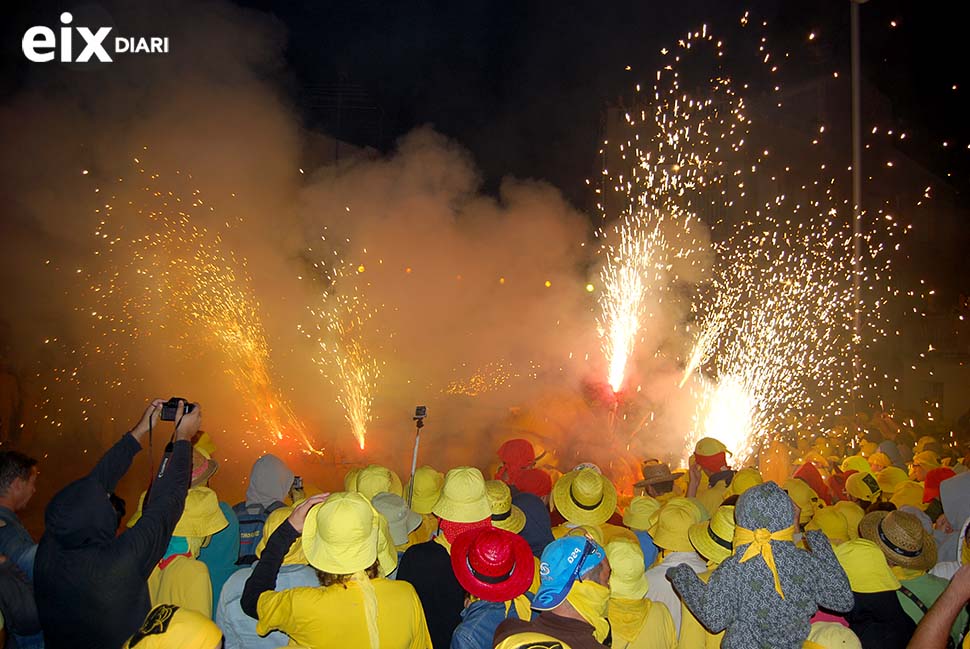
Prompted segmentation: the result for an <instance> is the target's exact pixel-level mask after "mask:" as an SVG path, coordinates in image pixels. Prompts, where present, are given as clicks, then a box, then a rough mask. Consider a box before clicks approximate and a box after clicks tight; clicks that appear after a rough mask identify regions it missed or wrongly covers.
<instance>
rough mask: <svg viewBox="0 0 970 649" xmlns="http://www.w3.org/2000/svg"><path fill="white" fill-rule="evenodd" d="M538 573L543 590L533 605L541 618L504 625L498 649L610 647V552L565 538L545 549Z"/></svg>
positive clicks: (580, 539) (573, 537)
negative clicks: (607, 556)
mask: <svg viewBox="0 0 970 649" xmlns="http://www.w3.org/2000/svg"><path fill="white" fill-rule="evenodd" d="M539 574H540V575H541V577H540V585H539V590H538V592H537V593H536V596H535V598H534V599H533V600H532V610H533V611H539V615H538V616H537V617H535V618H533V619H532V620H531V621H525V620H520V619H511V618H510V619H507V620H505V621H504V622H502V623H501V624H500V625H499V626H498V629H496V630H495V637H494V639H493V643H494V647H495V649H519V648H521V647H533V646H540V647H545V646H548V647H557V646H568V647H571V648H572V649H603V647H606V646H607V645H606V644H604V643H605V642H608V638H609V636H610V623H609V620H608V619H607V613H608V608H609V601H610V589H609V583H610V562H609V559H607V558H606V550H604V549H603V547H602V546H601V545H600V544H599V543H597V542H596V541H594V540H592V539H591V538H589V537H588V536H579V535H575V534H574V535H569V536H565V537H563V538H561V539H558V540H556V541H553V542H552V543H550V544H549V545H548V546H547V547H546V549H545V551H544V552H543V553H542V559H541V561H540V564H539ZM539 643H548V644H539Z"/></svg>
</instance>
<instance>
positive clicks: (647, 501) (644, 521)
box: [623, 496, 660, 530]
mask: <svg viewBox="0 0 970 649" xmlns="http://www.w3.org/2000/svg"><path fill="white" fill-rule="evenodd" d="M659 511H660V501H658V500H657V499H656V498H653V497H652V496H635V497H634V498H633V500H631V501H630V504H629V506H628V507H627V508H626V511H625V512H623V524H624V525H626V526H627V527H629V528H630V529H631V530H648V529H650V526H652V525H653V524H654V523H656V522H657V512H659Z"/></svg>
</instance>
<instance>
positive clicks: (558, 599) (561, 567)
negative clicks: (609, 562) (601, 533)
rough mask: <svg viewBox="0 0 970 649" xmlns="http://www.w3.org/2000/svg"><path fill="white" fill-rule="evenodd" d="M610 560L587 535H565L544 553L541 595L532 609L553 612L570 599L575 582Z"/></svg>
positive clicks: (540, 573)
mask: <svg viewBox="0 0 970 649" xmlns="http://www.w3.org/2000/svg"><path fill="white" fill-rule="evenodd" d="M605 558H606V551H605V550H603V548H602V546H600V544H599V543H597V542H596V541H593V540H592V539H589V538H588V537H585V536H564V537H563V538H561V539H559V540H557V541H553V542H552V543H550V544H549V545H547V546H546V549H545V550H543V551H542V559H540V561H539V576H540V582H539V592H537V593H536V596H535V598H534V599H533V600H532V608H534V609H535V610H537V611H550V610H552V609H554V608H556V607H557V606H559V605H560V604H562V601H563V600H564V599H566V595H567V594H569V589H570V588H572V586H573V582H575V581H576V580H577V579H579V577H580V575H583V574H585V573H586V572H587V571H589V570H590V569H592V568H595V567H596V566H598V565H599V564H600V562H601V561H603V559H605Z"/></svg>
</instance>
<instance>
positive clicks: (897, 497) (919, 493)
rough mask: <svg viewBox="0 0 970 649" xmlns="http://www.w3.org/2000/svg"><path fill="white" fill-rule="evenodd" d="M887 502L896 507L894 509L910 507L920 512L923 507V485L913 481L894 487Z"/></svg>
mask: <svg viewBox="0 0 970 649" xmlns="http://www.w3.org/2000/svg"><path fill="white" fill-rule="evenodd" d="M889 502H891V503H892V504H894V505H896V508H897V509H898V508H900V507H904V506H906V505H910V506H912V507H915V508H916V509H919V510H921V511H922V509H923V507H924V505H923V483H921V482H916V481H915V480H906V481H905V482H900V483H899V484H898V485H896V490H895V491H894V492H893V495H892V498H890V499H889Z"/></svg>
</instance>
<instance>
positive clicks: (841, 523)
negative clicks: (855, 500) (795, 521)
mask: <svg viewBox="0 0 970 649" xmlns="http://www.w3.org/2000/svg"><path fill="white" fill-rule="evenodd" d="M805 529H806V530H821V531H822V534H824V535H825V536H826V537H827V538H828V540H829V541H830V542H832V544H833V545H834V544H838V543H844V542H845V541H848V540H849V521H847V520H846V518H845V515H844V514H843V513H842V512H840V511H839V510H838V509H837V508H836V507H826V508H824V509H820V510H818V511H817V512H815V516H814V517H813V518H812V520H811V521H809V522H808V524H807V525H806V526H805Z"/></svg>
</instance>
